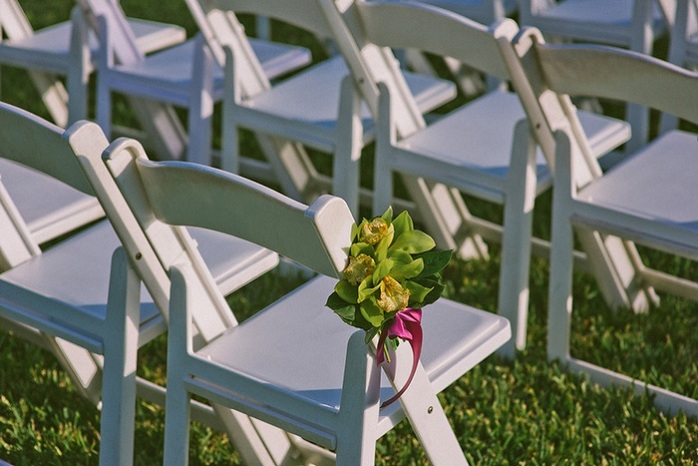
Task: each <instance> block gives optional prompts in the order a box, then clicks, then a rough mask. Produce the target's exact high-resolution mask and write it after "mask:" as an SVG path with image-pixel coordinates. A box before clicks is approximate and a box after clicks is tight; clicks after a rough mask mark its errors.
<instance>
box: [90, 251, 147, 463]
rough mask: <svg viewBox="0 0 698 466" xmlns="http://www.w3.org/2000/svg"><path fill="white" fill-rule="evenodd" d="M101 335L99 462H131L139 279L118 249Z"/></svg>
mask: <svg viewBox="0 0 698 466" xmlns="http://www.w3.org/2000/svg"><path fill="white" fill-rule="evenodd" d="M111 277H112V278H111V280H110V285H109V301H108V303H109V304H108V307H107V319H106V322H105V329H106V333H107V334H106V335H105V337H104V372H103V376H102V377H103V379H102V380H103V386H102V415H101V428H100V435H101V443H100V449H99V458H100V465H119V466H121V465H123V466H127V465H130V464H132V463H133V440H134V439H133V437H134V423H135V410H136V406H135V405H136V360H137V357H138V329H139V326H140V288H141V287H140V280H139V279H138V276H137V275H136V273H135V271H134V270H133V269H131V268H130V267H129V265H128V259H127V258H126V254H125V252H124V250H123V249H122V248H118V249H117V250H116V251H115V253H114V256H113V258H112V271H111Z"/></svg>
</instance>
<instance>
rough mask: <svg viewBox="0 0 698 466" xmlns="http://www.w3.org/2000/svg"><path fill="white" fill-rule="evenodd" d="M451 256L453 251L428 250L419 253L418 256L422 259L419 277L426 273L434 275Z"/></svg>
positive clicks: (443, 266)
mask: <svg viewBox="0 0 698 466" xmlns="http://www.w3.org/2000/svg"><path fill="white" fill-rule="evenodd" d="M452 256H453V251H451V250H450V249H449V250H446V251H428V252H425V253H423V254H420V255H419V256H418V257H419V258H421V259H422V260H423V261H424V270H422V272H421V273H420V274H419V276H421V277H425V276H428V275H435V274H437V273H439V272H441V271H442V270H443V269H444V268H445V267H446V266H447V265H448V263H449V262H451V257H452Z"/></svg>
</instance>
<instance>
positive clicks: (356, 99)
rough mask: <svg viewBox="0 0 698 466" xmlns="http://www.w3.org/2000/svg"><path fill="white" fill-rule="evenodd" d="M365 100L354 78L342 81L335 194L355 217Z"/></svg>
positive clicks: (357, 200) (356, 212)
mask: <svg viewBox="0 0 698 466" xmlns="http://www.w3.org/2000/svg"><path fill="white" fill-rule="evenodd" d="M360 109H361V99H360V96H359V93H358V92H357V91H356V90H355V89H354V82H353V80H352V79H351V76H346V77H345V78H344V79H343V80H342V90H341V97H340V104H339V116H338V118H337V130H338V135H339V137H338V143H337V147H336V149H335V154H334V159H333V170H332V184H333V187H332V190H333V191H334V192H333V194H334V195H335V196H339V197H341V198H342V199H344V200H345V201H346V203H347V205H348V206H349V209H350V210H351V213H352V214H353V215H354V217H357V218H358V216H359V183H360V180H359V165H360V162H361V139H362V135H363V126H362V124H361V116H360Z"/></svg>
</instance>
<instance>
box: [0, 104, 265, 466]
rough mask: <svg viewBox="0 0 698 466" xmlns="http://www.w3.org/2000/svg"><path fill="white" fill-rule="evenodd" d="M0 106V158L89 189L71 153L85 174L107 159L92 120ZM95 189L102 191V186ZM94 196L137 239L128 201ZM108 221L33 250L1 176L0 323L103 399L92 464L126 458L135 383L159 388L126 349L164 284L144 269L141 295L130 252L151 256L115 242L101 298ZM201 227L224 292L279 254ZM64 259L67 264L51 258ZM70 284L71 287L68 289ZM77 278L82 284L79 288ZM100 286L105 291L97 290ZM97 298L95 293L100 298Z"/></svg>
mask: <svg viewBox="0 0 698 466" xmlns="http://www.w3.org/2000/svg"><path fill="white" fill-rule="evenodd" d="M0 107H1V109H0V115H1V118H2V119H3V122H4V123H3V128H0V133H2V134H1V135H0V137H1V138H2V141H3V144H2V146H3V154H4V155H5V156H6V157H9V158H10V160H15V161H21V162H24V163H27V164H28V165H29V166H31V167H32V168H34V169H36V170H39V171H44V172H46V173H47V174H50V175H52V176H54V177H56V178H57V179H58V180H60V181H62V182H65V183H68V184H69V185H70V186H72V187H73V188H75V189H78V190H80V191H81V192H83V193H85V194H90V195H91V194H92V192H93V190H92V187H91V186H90V184H88V181H87V179H86V178H85V174H84V173H83V171H82V170H81V169H80V165H79V164H78V159H76V155H77V156H78V158H80V160H81V161H82V162H83V167H84V168H85V171H86V173H88V174H91V179H98V178H95V177H97V176H99V174H100V169H101V173H102V175H104V171H105V170H106V167H105V166H104V165H103V163H102V162H101V158H100V156H101V153H102V151H103V150H104V149H105V148H106V147H107V145H108V144H107V141H106V139H105V137H104V135H103V133H102V132H101V130H100V129H99V128H98V127H97V126H96V125H95V124H92V123H86V122H79V123H77V124H75V125H73V126H72V127H71V128H70V129H69V130H68V131H66V132H65V133H64V132H63V130H61V129H59V128H58V127H56V126H54V125H51V124H50V123H47V122H45V121H43V120H41V119H39V118H38V117H35V116H33V115H31V114H29V113H27V112H24V111H21V110H19V109H16V108H13V107H11V106H8V105H5V104H0ZM105 179H109V180H111V178H105ZM93 186H95V185H93ZM97 187H99V186H97ZM99 192H100V193H104V190H103V189H102V190H101V191H99ZM116 192H118V191H116ZM102 200H103V201H105V202H106V204H105V205H106V206H108V207H105V210H107V211H110V210H113V209H114V208H115V206H116V208H118V207H119V206H121V207H122V211H123V212H124V213H123V214H122V216H121V217H119V219H120V220H121V222H122V223H118V222H115V223H114V229H115V230H116V232H117V235H118V236H121V238H122V241H124V242H126V243H127V244H129V245H132V244H137V245H138V247H144V246H145V245H144V244H143V243H142V242H138V240H137V238H132V237H131V236H129V235H128V234H126V233H125V229H124V225H129V222H130V223H131V224H133V223H135V220H134V219H133V218H132V217H130V218H129V217H125V218H124V215H125V213H126V212H129V210H128V208H125V209H123V206H124V204H123V202H124V201H123V199H121V200H120V199H119V198H116V199H114V198H110V199H106V200H105V198H104V197H103V198H102ZM119 201H121V204H119ZM110 228H111V226H110V225H109V223H108V222H106V221H104V222H100V223H98V224H96V225H94V226H91V227H89V228H88V229H86V230H84V231H83V232H81V233H79V234H78V235H76V236H73V237H71V238H69V239H67V240H65V241H62V242H60V243H58V244H56V245H55V246H53V247H52V248H50V249H49V250H47V251H46V252H44V253H42V252H41V251H40V249H39V247H38V245H37V244H36V242H35V241H34V239H33V238H32V236H31V233H30V232H29V230H28V228H27V227H26V224H25V223H24V222H23V220H22V218H21V214H20V212H19V211H18V210H17V208H16V206H15V205H14V203H13V202H12V199H11V198H10V197H9V196H8V195H7V191H6V190H4V189H3V187H2V185H0V231H2V241H0V266H2V267H3V268H6V269H8V270H7V271H6V272H4V273H3V274H0V289H1V291H0V320H1V321H2V326H3V328H4V329H5V330H12V331H15V332H17V333H18V335H20V336H21V337H23V338H26V339H28V340H29V341H31V342H32V343H34V344H38V345H39V346H41V347H44V348H46V349H49V350H50V351H52V352H53V353H54V354H55V355H56V357H57V358H58V360H59V362H60V363H61V364H62V365H63V367H64V368H65V369H66V371H67V373H68V375H69V376H70V377H71V379H72V380H73V381H74V383H75V388H76V389H77V391H78V392H79V393H80V394H81V395H82V396H84V397H86V398H87V399H88V400H90V401H91V402H93V403H95V404H96V405H97V406H101V407H102V410H103V420H102V421H103V422H102V430H101V436H102V439H103V443H102V444H101V446H100V461H101V464H131V461H132V456H133V438H132V437H133V413H134V409H135V407H134V406H133V403H132V401H134V400H133V397H134V396H135V393H136V391H138V393H139V395H141V396H143V397H144V398H145V399H148V400H149V401H152V402H156V403H157V402H159V403H160V404H162V405H164V398H165V395H164V389H163V388H162V387H159V386H157V385H155V384H153V383H151V382H148V381H146V380H142V379H140V378H137V377H136V376H135V364H136V361H135V357H136V351H137V349H138V347H139V346H142V345H143V344H145V343H147V342H148V341H150V340H151V339H152V338H154V337H155V336H157V335H159V334H161V333H162V332H163V331H164V330H166V320H165V319H164V317H166V311H167V309H168V305H169V302H168V300H169V282H167V283H165V284H164V290H165V291H164V292H163V291H162V288H158V286H162V284H161V283H158V282H157V281H156V280H157V278H158V277H157V276H156V277H153V276H152V275H150V276H147V277H146V280H144V282H145V284H146V287H147V288H148V289H149V291H150V292H151V295H152V296H153V297H154V298H153V299H154V300H155V301H154V303H155V305H154V304H153V301H152V300H151V299H150V298H148V295H147V294H144V293H142V292H141V280H140V278H139V276H138V275H136V273H135V272H134V271H133V269H132V268H131V261H133V262H138V261H140V260H141V259H143V260H147V259H149V258H150V260H152V258H153V256H148V255H147V254H146V251H147V248H145V247H144V248H143V251H144V253H134V255H133V256H132V257H131V259H129V258H128V257H127V256H126V255H124V253H123V250H122V249H118V250H117V252H116V253H115V255H114V260H113V266H112V272H111V274H110V277H111V284H110V291H109V297H108V298H107V296H106V294H107V290H106V288H107V284H106V283H100V282H99V279H100V277H101V276H103V275H104V276H106V274H107V273H108V272H107V271H105V270H103V269H100V268H99V267H100V265H106V263H107V261H108V257H109V255H110V253H111V249H106V250H105V249H104V248H109V247H112V248H116V247H117V246H118V239H117V238H116V235H114V233H113V232H112V231H111V230H110ZM200 233H204V232H203V231H201V232H199V231H195V232H193V234H194V236H195V237H197V239H198V240H199V241H200V245H201V246H202V249H204V250H205V249H208V250H209V251H208V252H206V253H205V255H207V256H209V259H212V260H210V261H209V264H213V263H214V262H219V264H218V265H216V266H214V267H213V268H212V270H214V269H215V274H216V278H215V280H214V281H215V282H217V284H216V286H220V287H221V290H225V291H224V292H226V293H227V292H230V291H231V290H234V289H236V288H239V287H240V286H242V285H244V284H245V283H247V282H248V281H250V280H252V279H253V278H255V277H256V276H258V275H259V274H260V273H263V272H266V271H268V270H269V269H270V268H272V267H274V266H275V265H276V264H277V262H278V258H277V256H276V254H274V253H271V252H270V251H267V250H264V249H261V248H257V247H255V246H252V245H249V244H246V245H243V244H242V243H241V242H239V241H237V245H235V244H233V243H235V242H236V240H234V239H233V242H229V241H230V240H231V239H232V238H228V237H225V238H224V237H223V236H222V235H221V236H219V238H218V239H216V238H215V237H213V236H211V235H210V234H209V233H205V234H204V235H201V234H200ZM174 235H175V236H171V237H170V238H171V241H175V242H176V241H184V242H187V244H189V245H190V246H189V247H196V246H193V244H195V243H193V242H192V240H191V238H190V237H189V234H188V233H187V232H186V230H183V229H180V230H178V231H177V232H175V233H174ZM226 243H227V244H228V246H226ZM81 251H82V252H81ZM88 255H89V257H88ZM68 256H69V257H68ZM226 256H228V257H234V258H235V262H234V263H233V264H226V261H228V262H229V259H226V258H225V257H226ZM155 259H157V260H160V258H157V257H156V258H155ZM171 259H172V258H167V257H164V258H162V260H171ZM221 259H222V260H221ZM66 260H68V261H70V262H71V264H64V263H62V262H61V263H59V262H57V261H63V262H65V261H66ZM84 262H86V263H84ZM75 264H79V265H75ZM76 266H80V267H82V269H81V270H73V271H71V267H76ZM46 267H49V269H48V270H51V271H52V272H51V273H56V274H58V275H59V276H51V279H50V280H43V278H44V277H43V275H42V274H41V273H42V271H43V270H44V269H46ZM45 273H48V272H45ZM80 274H83V275H84V274H88V277H89V279H88V280H86V281H84V282H80V283H79V284H76V283H74V282H75V280H77V279H79V278H80V276H81V275H80ZM73 276H75V277H77V278H75V279H74V278H72V277H73ZM88 277H83V278H88ZM160 278H162V277H160ZM24 284H28V285H27V286H29V287H30V288H26V287H25V285H24ZM70 285H72V286H73V288H69V286H70ZM76 285H79V287H80V288H79V291H76V288H75V286H76ZM83 286H89V287H90V289H89V290H84V289H83V288H82V287H83ZM101 288H104V290H101ZM102 291H104V296H101V295H100V293H101V292H102ZM102 299H103V300H104V301H100V300H102ZM141 304H143V306H141ZM158 305H159V309H164V311H165V312H164V313H163V314H160V313H158V312H157V308H156V306H158ZM163 306H164V307H163ZM120 316H121V317H120ZM141 317H142V318H143V320H141ZM197 319H198V317H197ZM201 321H202V322H204V323H205V325H204V326H203V327H204V328H208V329H211V328H216V326H217V325H220V328H224V324H225V322H226V320H225V315H222V316H215V315H205V316H204V315H201ZM119 360H121V362H119ZM194 408H195V409H194V412H195V416H196V417H197V418H198V419H199V420H202V421H203V422H207V423H209V424H210V425H212V426H213V427H216V428H218V429H221V430H225V429H226V427H228V426H226V424H225V423H224V422H222V421H221V420H220V419H219V418H218V416H217V415H215V414H214V413H213V411H212V409H211V408H210V407H208V406H205V405H203V404H201V403H196V404H195V406H194ZM240 436H241V438H242V439H244V440H245V441H249V442H256V443H259V444H262V445H263V441H261V440H258V439H257V440H255V439H256V438H257V437H258V434H257V433H255V431H254V430H250V431H249V435H248V434H247V433H242V434H240ZM247 455H248V456H246V458H248V460H249V461H250V462H252V463H254V462H255V461H258V460H257V459H256V456H255V454H254V452H251V451H250V450H249V449H248V454H247Z"/></svg>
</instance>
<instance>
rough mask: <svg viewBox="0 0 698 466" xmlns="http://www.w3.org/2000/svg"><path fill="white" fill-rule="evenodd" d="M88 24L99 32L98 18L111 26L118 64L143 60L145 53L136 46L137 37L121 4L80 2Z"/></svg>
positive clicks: (101, 0) (104, 0) (98, 0)
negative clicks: (101, 18)
mask: <svg viewBox="0 0 698 466" xmlns="http://www.w3.org/2000/svg"><path fill="white" fill-rule="evenodd" d="M78 4H79V5H80V7H81V8H82V10H83V14H84V15H85V17H86V18H87V22H88V24H90V26H91V27H92V28H93V30H94V31H98V28H99V21H98V20H97V18H98V17H103V18H104V19H105V20H106V22H107V24H108V25H109V34H110V43H111V46H112V50H113V52H114V57H115V59H116V61H117V62H118V63H121V64H129V63H136V62H138V61H141V60H143V57H144V56H143V53H142V52H141V51H140V49H139V48H138V45H137V44H136V36H135V35H134V33H133V30H131V27H130V26H129V24H128V21H127V20H126V15H125V14H124V11H123V10H122V9H121V4H120V3H119V2H118V1H115V0H78Z"/></svg>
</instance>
